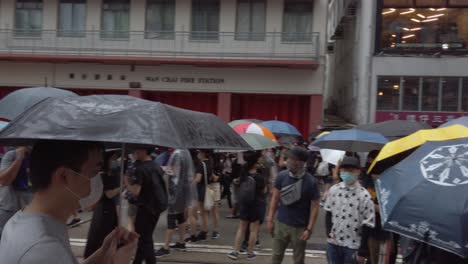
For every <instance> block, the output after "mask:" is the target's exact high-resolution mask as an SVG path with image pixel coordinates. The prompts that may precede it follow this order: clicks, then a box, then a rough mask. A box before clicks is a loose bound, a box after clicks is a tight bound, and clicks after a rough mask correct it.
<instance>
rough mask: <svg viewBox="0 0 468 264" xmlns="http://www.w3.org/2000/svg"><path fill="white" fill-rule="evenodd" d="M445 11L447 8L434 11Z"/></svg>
mask: <svg viewBox="0 0 468 264" xmlns="http://www.w3.org/2000/svg"><path fill="white" fill-rule="evenodd" d="M445 9H447V8H439V9H437V10H436V11H442V10H445Z"/></svg>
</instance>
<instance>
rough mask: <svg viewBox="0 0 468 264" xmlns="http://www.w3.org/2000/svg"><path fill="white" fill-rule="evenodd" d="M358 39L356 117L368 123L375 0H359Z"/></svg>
mask: <svg viewBox="0 0 468 264" xmlns="http://www.w3.org/2000/svg"><path fill="white" fill-rule="evenodd" d="M358 10H359V13H358V17H359V18H360V20H361V21H360V22H361V23H360V24H359V39H358V65H357V66H358V72H357V77H358V98H357V118H356V121H357V122H358V124H365V123H369V121H370V119H371V113H370V112H371V111H373V109H372V102H371V101H372V100H374V98H375V97H374V96H373V94H374V93H372V92H371V90H373V87H372V73H373V71H372V58H373V50H374V39H375V38H374V33H375V12H376V1H369V0H361V1H360V8H359V9H358Z"/></svg>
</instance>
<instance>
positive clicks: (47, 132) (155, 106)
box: [0, 95, 250, 150]
mask: <svg viewBox="0 0 468 264" xmlns="http://www.w3.org/2000/svg"><path fill="white" fill-rule="evenodd" d="M37 139H52V140H53V139H57V140H85V141H97V142H104V143H106V144H107V145H108V146H109V145H110V146H121V143H127V144H136V145H158V146H165V147H172V148H193V149H202V148H203V149H233V150H236V149H242V150H248V149H250V146H249V145H248V144H247V143H246V142H245V141H244V140H243V139H242V138H241V137H240V136H239V135H237V134H236V133H235V132H234V131H233V130H232V129H231V128H230V127H229V126H228V125H227V124H226V123H225V122H224V121H222V120H221V119H220V118H218V117H216V116H215V115H212V114H208V113H201V112H195V111H189V110H185V109H181V108H177V107H173V106H169V105H166V104H162V103H155V102H151V101H147V100H143V99H138V98H135V97H131V96H124V95H93V96H83V97H78V96H77V97H67V98H49V99H46V100H44V101H42V102H40V103H38V104H36V105H34V106H33V107H31V108H30V109H29V110H27V111H26V112H24V113H23V114H22V115H20V116H19V117H18V118H17V119H15V120H14V121H12V122H11V123H10V125H9V126H7V127H6V128H5V129H4V130H2V131H1V133H0V144H2V145H19V146H21V145H29V144H32V143H33V141H35V140H37Z"/></svg>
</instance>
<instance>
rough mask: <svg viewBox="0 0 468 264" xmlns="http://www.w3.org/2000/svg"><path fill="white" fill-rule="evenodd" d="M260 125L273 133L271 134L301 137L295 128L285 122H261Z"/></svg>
mask: <svg viewBox="0 0 468 264" xmlns="http://www.w3.org/2000/svg"><path fill="white" fill-rule="evenodd" d="M262 125H263V126H265V127H266V128H268V129H269V130H270V131H271V132H273V134H284V135H295V136H302V134H301V132H299V130H297V128H295V127H294V126H293V125H291V124H289V123H286V122H282V121H277V120H271V121H266V122H262Z"/></svg>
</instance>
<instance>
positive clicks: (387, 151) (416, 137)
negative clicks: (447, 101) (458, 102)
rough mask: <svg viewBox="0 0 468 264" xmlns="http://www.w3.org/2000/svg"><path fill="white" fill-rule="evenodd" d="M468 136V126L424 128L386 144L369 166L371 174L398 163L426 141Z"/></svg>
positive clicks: (378, 172)
mask: <svg viewBox="0 0 468 264" xmlns="http://www.w3.org/2000/svg"><path fill="white" fill-rule="evenodd" d="M463 137H468V127H464V126H462V125H453V126H450V127H444V128H437V129H423V130H419V131H418V132H416V133H413V134H411V135H409V136H407V137H404V138H401V139H398V140H394V141H392V142H390V143H388V144H387V145H385V146H384V147H383V148H382V150H381V151H380V153H379V155H378V156H377V157H376V158H375V160H374V162H373V163H372V165H371V166H370V167H369V170H368V173H369V174H371V173H372V174H381V173H382V172H383V171H384V170H385V169H387V168H389V167H391V166H393V165H395V164H397V163H398V162H400V161H402V160H403V159H404V158H406V157H407V156H408V155H409V154H411V153H412V152H413V151H414V150H415V149H416V148H417V147H419V146H421V145H422V144H424V143H425V142H426V141H444V140H450V139H457V138H463Z"/></svg>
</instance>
